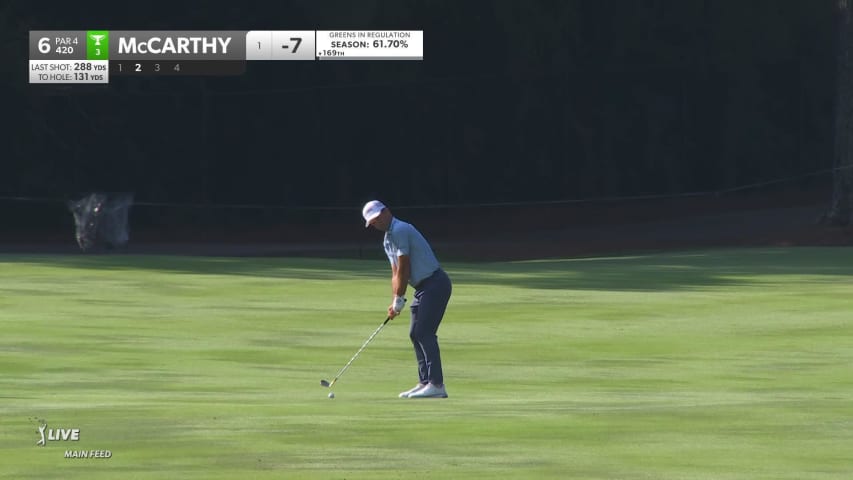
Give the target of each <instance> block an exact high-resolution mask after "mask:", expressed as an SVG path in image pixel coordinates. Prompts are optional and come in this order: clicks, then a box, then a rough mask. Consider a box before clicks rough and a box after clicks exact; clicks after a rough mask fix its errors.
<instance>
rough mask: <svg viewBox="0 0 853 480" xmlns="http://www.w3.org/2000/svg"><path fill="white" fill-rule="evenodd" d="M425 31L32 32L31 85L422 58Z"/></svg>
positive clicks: (93, 82) (88, 82)
mask: <svg viewBox="0 0 853 480" xmlns="http://www.w3.org/2000/svg"><path fill="white" fill-rule="evenodd" d="M423 38H424V37H423V30H272V31H267V30H265V31H258V30H252V31H248V32H247V31H230V30H229V31H202V30H188V31H180V30H140V31H129V30H69V31H61V30H57V31H54V30H31V31H30V42H29V49H30V52H29V59H30V83H54V84H55V83H60V84H104V83H109V82H110V77H114V76H132V75H240V74H242V73H244V72H245V71H246V62H247V61H281V60H311V61H314V60H423V46H424V42H423Z"/></svg>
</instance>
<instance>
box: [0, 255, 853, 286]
mask: <svg viewBox="0 0 853 480" xmlns="http://www.w3.org/2000/svg"><path fill="white" fill-rule="evenodd" d="M1 262H8V263H12V264H14V263H34V264H40V265H49V266H55V267H63V268H79V269H96V270H155V271H163V272H173V273H183V274H196V275H242V276H248V277H268V278H292V279H293V278H295V279H306V280H348V279H355V280H370V281H374V280H376V281H380V280H383V281H384V280H387V279H388V278H389V275H390V270H389V269H388V267H387V263H385V262H384V261H381V260H377V261H365V260H350V259H321V258H267V257H240V258H229V257H171V256H145V255H141V256H140V255H95V256H88V255H36V256H18V255H12V256H0V263H1ZM445 269H446V270H447V271H448V273H449V274H450V276H451V278H452V279H453V281H454V283H456V284H457V285H460V284H466V283H467V284H486V285H506V286H513V287H520V288H532V289H569V290H621V291H657V290H686V289H701V288H709V287H719V286H732V285H760V284H762V283H766V282H768V278H767V276H775V275H807V276H824V277H826V280H825V281H827V282H831V281H837V280H838V277H842V276H850V275H853V248H845V247H796V248H769V249H767V248H755V249H735V250H710V251H697V252H679V253H657V254H642V255H626V256H616V257H590V258H574V259H558V260H531V261H518V262H495V263H457V262H451V263H447V264H446V266H445ZM809 281H821V280H820V279H819V278H816V279H815V278H812V279H810V280H809Z"/></svg>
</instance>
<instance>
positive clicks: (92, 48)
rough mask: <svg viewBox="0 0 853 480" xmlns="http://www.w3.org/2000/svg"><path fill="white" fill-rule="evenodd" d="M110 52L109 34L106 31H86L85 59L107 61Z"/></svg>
mask: <svg viewBox="0 0 853 480" xmlns="http://www.w3.org/2000/svg"><path fill="white" fill-rule="evenodd" d="M109 51H110V32H109V31H107V30H88V31H87V32H86V59H87V60H108V59H109Z"/></svg>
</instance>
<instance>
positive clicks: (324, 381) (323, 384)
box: [320, 380, 331, 387]
mask: <svg viewBox="0 0 853 480" xmlns="http://www.w3.org/2000/svg"><path fill="white" fill-rule="evenodd" d="M320 386H321V387H330V386H331V384H330V383H329V382H327V381H326V380H320Z"/></svg>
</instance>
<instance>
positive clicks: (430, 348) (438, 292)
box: [409, 268, 453, 385]
mask: <svg viewBox="0 0 853 480" xmlns="http://www.w3.org/2000/svg"><path fill="white" fill-rule="evenodd" d="M452 290H453V286H452V285H451V283H450V277H448V276H447V274H446V273H444V270H442V269H440V268H439V269H438V270H436V271H435V273H433V274H432V276H430V277H428V278H427V279H425V280H423V281H421V283H419V284H418V285H417V286H415V299H414V300H413V301H412V306H411V310H412V325H411V328H410V329H409V338H411V339H412V345H413V346H414V347H415V358H416V359H417V360H418V378H419V379H420V382H421V383H427V382H431V383H433V384H434V385H442V384H443V383H444V373H443V371H442V369H441V352H440V351H439V348H438V335H437V332H438V326H439V325H440V324H441V319H442V318H443V317H444V311H445V310H446V309H447V302H448V301H449V300H450V293H451V291H452Z"/></svg>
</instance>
